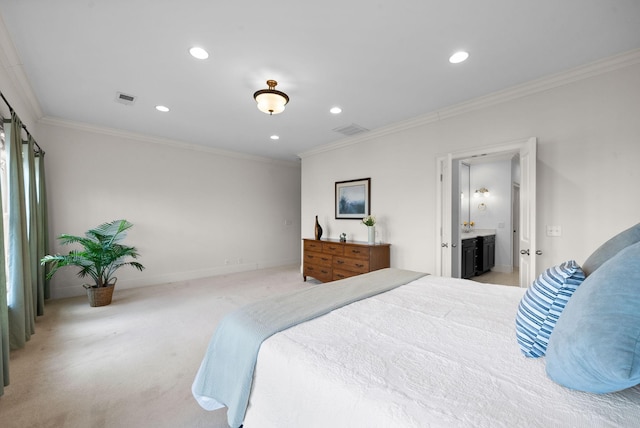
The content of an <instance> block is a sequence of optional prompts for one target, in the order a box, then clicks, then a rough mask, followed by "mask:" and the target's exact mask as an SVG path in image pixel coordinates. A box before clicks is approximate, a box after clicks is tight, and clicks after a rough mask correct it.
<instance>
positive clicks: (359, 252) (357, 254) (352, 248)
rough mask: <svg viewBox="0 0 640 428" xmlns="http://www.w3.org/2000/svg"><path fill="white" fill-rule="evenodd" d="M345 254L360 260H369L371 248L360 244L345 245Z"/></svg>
mask: <svg viewBox="0 0 640 428" xmlns="http://www.w3.org/2000/svg"><path fill="white" fill-rule="evenodd" d="M344 255H345V256H346V257H352V258H356V259H360V260H369V249H368V248H366V247H362V246H359V245H345V246H344Z"/></svg>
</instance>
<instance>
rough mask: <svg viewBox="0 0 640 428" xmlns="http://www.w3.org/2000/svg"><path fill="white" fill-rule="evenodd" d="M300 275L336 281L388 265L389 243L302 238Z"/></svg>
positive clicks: (305, 278)
mask: <svg viewBox="0 0 640 428" xmlns="http://www.w3.org/2000/svg"><path fill="white" fill-rule="evenodd" d="M303 241H304V254H303V256H302V264H303V267H302V272H303V274H302V276H303V278H304V280H305V281H306V280H307V276H311V277H313V278H315V279H317V280H319V281H322V282H329V281H336V280H338V279H344V278H348V277H350V276H356V275H360V274H363V273H367V272H371V271H374V270H378V269H383V268H388V267H389V266H390V262H389V258H390V257H389V256H390V247H391V244H368V243H366V242H356V241H346V240H345V241H340V240H337V239H323V240H315V239H303Z"/></svg>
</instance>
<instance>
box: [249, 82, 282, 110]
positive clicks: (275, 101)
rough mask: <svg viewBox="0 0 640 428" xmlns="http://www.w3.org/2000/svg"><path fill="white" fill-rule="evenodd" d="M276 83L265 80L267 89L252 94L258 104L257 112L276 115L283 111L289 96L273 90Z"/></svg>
mask: <svg viewBox="0 0 640 428" xmlns="http://www.w3.org/2000/svg"><path fill="white" fill-rule="evenodd" d="M277 84H278V82H276V81H275V80H267V86H268V87H269V89H261V90H259V91H256V93H255V94H253V98H254V99H255V100H256V102H257V103H258V110H260V111H261V112H264V113H267V114H278V113H282V112H283V111H284V106H285V105H287V103H288V102H289V96H288V95H287V94H285V93H284V92H280V91H277V90H276V89H275V87H276V85H277Z"/></svg>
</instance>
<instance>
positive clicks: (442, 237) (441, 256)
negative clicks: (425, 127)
mask: <svg viewBox="0 0 640 428" xmlns="http://www.w3.org/2000/svg"><path fill="white" fill-rule="evenodd" d="M452 159H453V158H452V154H451V153H449V154H448V155H447V156H444V157H440V158H438V167H437V168H436V169H437V174H438V176H437V177H436V180H437V182H438V184H439V185H438V186H437V191H436V193H437V194H436V200H437V201H438V203H437V213H436V225H437V230H436V236H437V237H439V239H436V247H437V248H436V275H439V276H446V277H450V276H451V250H452V248H455V247H453V246H452V244H453V243H452V242H451V231H452V229H451V227H452V225H451V217H452V216H451V208H452V205H451V171H452V169H451V165H452Z"/></svg>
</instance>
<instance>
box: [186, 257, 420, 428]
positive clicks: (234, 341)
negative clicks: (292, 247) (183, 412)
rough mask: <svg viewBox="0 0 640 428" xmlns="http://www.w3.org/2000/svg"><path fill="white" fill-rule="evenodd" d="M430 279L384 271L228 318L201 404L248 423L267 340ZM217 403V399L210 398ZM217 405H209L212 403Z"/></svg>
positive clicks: (198, 382) (206, 362)
mask: <svg viewBox="0 0 640 428" xmlns="http://www.w3.org/2000/svg"><path fill="white" fill-rule="evenodd" d="M424 275H426V274H425V273H421V272H412V271H407V270H399V269H391V268H389V269H382V270H377V271H374V272H371V273H367V274H364V275H359V276H355V277H352V278H347V279H344V280H341V281H336V282H330V283H327V284H320V285H315V286H310V287H308V288H305V289H302V290H296V291H294V292H291V293H286V294H281V295H276V296H272V297H271V298H268V299H266V300H262V301H259V302H255V303H252V304H249V305H246V306H244V307H241V308H240V309H238V310H236V311H234V312H232V313H230V314H229V315H227V316H226V317H225V318H224V319H223V320H222V321H221V322H220V324H219V326H218V328H217V329H216V332H215V333H214V335H213V338H212V339H211V342H210V343H209V348H208V349H207V352H206V354H205V356H204V359H203V360H202V364H201V365H200V369H199V370H198V374H197V375H196V378H195V381H194V382H193V386H192V392H193V395H194V397H195V398H196V400H198V402H199V403H200V405H201V406H203V407H204V408H206V409H207V410H213V409H215V408H217V407H220V406H215V404H217V403H220V404H222V405H225V406H227V408H228V413H227V421H228V422H229V426H231V427H234V428H236V427H239V426H240V425H242V422H243V420H244V415H245V412H246V409H247V405H248V403H249V394H250V393H251V385H252V382H253V371H254V368H255V365H256V360H257V358H258V351H259V350H260V345H262V342H263V341H264V340H266V339H267V338H269V337H270V336H272V335H273V334H275V333H277V332H279V331H282V330H285V329H287V328H289V327H293V326H294V325H296V324H299V323H301V322H304V321H308V320H310V319H313V318H316V317H318V316H321V315H324V314H326V313H328V312H331V311H332V310H334V309H337V308H340V307H342V306H344V305H348V304H350V303H353V302H355V301H358V300H361V299H365V298H367V297H371V296H374V295H376V294H380V293H383V292H385V291H389V290H391V289H393V288H396V287H399V286H400V285H403V284H407V283H409V282H411V281H413V280H416V279H418V278H420V277H422V276H424ZM210 399H213V400H210ZM208 400H209V401H210V402H213V403H214V405H213V406H208V405H207V404H206V403H207V401H208Z"/></svg>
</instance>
